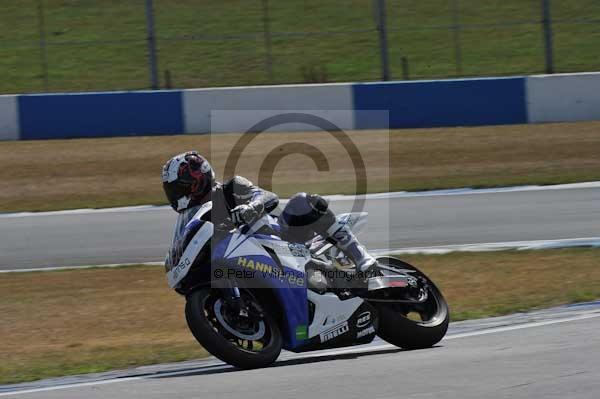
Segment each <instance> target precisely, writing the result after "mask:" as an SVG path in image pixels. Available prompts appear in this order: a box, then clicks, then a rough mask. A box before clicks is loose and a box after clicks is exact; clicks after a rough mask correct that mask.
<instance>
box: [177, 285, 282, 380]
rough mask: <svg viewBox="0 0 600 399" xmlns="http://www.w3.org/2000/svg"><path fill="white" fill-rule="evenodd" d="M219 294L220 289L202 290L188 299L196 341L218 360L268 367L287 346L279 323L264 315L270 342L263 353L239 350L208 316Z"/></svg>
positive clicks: (247, 366)
mask: <svg viewBox="0 0 600 399" xmlns="http://www.w3.org/2000/svg"><path fill="white" fill-rule="evenodd" d="M219 292H220V291H219V290H214V291H213V290H211V289H210V288H202V289H199V290H197V291H194V292H193V293H191V294H190V295H188V297H187V301H186V306H185V318H186V320H187V324H188V327H189V328H190V330H191V331H192V334H193V335H194V337H195V338H196V340H197V341H198V342H199V343H200V345H202V346H203V347H204V348H205V349H206V350H207V351H208V352H210V353H211V354H212V355H214V356H215V357H217V358H219V359H221V360H222V361H224V362H225V363H228V364H230V365H232V366H234V367H238V368H241V369H255V368H260V367H266V366H269V365H270V364H272V363H273V362H275V360H277V357H278V356H279V353H280V352H281V347H282V345H283V343H282V338H281V332H280V331H279V328H278V326H277V323H276V322H275V321H274V319H273V318H272V317H271V316H270V315H269V314H268V313H266V312H264V313H263V319H262V320H263V321H264V324H265V326H266V327H265V329H266V331H268V334H269V340H268V343H267V344H266V345H264V346H263V347H262V348H261V349H260V350H259V351H249V350H245V349H243V348H241V347H239V346H238V345H236V344H234V343H232V342H231V341H230V340H228V339H227V338H226V337H225V336H224V335H222V334H221V333H219V332H218V331H217V330H216V329H215V328H214V327H213V324H212V323H211V321H210V320H209V318H208V316H207V314H206V313H205V308H206V306H207V301H208V300H209V299H210V298H211V297H212V298H213V299H214V297H215V295H218V293H219ZM242 292H244V291H242ZM209 306H210V305H209Z"/></svg>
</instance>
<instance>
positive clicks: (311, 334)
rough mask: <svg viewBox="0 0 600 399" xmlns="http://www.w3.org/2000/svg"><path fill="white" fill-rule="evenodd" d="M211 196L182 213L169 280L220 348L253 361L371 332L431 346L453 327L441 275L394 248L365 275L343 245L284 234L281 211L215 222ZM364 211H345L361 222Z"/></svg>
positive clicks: (192, 318) (242, 361)
mask: <svg viewBox="0 0 600 399" xmlns="http://www.w3.org/2000/svg"><path fill="white" fill-rule="evenodd" d="M211 208H212V205H211V203H210V202H208V203H206V204H204V205H202V206H200V207H196V208H193V209H190V210H188V211H187V212H186V213H185V214H182V215H180V216H179V219H178V223H177V226H176V228H175V232H174V238H173V243H174V246H176V247H177V248H179V251H176V252H177V253H176V254H175V255H174V254H173V253H171V254H170V255H169V256H168V257H167V262H166V269H167V270H166V271H167V280H168V283H169V286H170V287H171V288H174V289H175V290H176V291H177V292H178V293H179V294H181V295H184V296H185V297H186V307H185V315H186V319H187V323H188V326H189V328H190V330H191V331H192V333H193V334H194V337H195V338H196V339H197V340H198V342H199V343H200V344H201V345H202V346H203V347H204V348H206V350H208V351H209V352H210V353H211V354H213V355H214V356H216V357H217V358H219V359H221V360H223V361H224V362H226V363H229V364H231V365H233V366H236V367H239V368H243V369H250V368H258V367H265V366H268V365H270V364H271V363H273V362H274V361H275V360H276V359H277V357H278V356H279V353H280V352H281V349H286V350H289V351H292V352H305V351H314V350H320V349H329V348H337V347H343V346H351V345H358V344H366V343H369V342H371V341H372V340H373V339H374V338H375V336H376V335H377V336H379V337H381V338H382V339H384V340H385V341H387V342H389V343H391V344H393V345H396V346H398V347H401V348H405V349H418V348H427V347H431V346H433V345H435V344H436V343H437V342H439V341H440V340H441V339H442V338H443V337H444V335H445V334H446V330H447V328H448V322H449V310H448V305H447V304H446V301H445V300H444V297H443V296H442V294H441V292H440V290H439V289H438V288H437V287H436V286H435V284H434V283H433V282H432V281H431V280H430V279H429V278H428V277H427V276H426V275H425V274H424V273H422V272H421V271H419V270H418V269H417V268H416V267H414V266H411V265H409V264H407V263H405V262H403V261H401V260H399V259H396V258H393V257H389V256H386V257H380V258H378V259H377V261H378V266H377V271H376V273H372V274H371V275H370V276H358V273H355V272H354V271H353V268H352V267H351V266H352V265H351V263H350V261H349V260H348V259H347V258H346V257H344V255H343V253H341V252H340V251H339V250H338V249H337V248H336V247H335V246H333V245H332V244H331V243H329V242H327V241H326V240H324V239H323V238H321V237H319V236H317V237H315V238H314V239H313V240H311V241H310V242H308V243H305V244H298V243H291V242H287V241H285V240H284V239H282V238H281V235H280V234H279V233H280V227H279V225H278V224H277V219H276V218H275V217H273V216H271V215H266V216H264V217H262V218H261V219H259V220H258V221H256V222H255V223H253V224H252V225H251V226H248V225H244V226H234V225H233V224H222V225H220V226H215V225H214V224H213V223H211V222H210V212H211ZM366 217H367V214H366V213H347V214H341V215H338V216H337V218H338V222H339V223H345V224H347V225H350V226H351V228H352V230H353V231H354V232H358V231H359V230H360V229H361V228H362V227H364V225H365V224H366Z"/></svg>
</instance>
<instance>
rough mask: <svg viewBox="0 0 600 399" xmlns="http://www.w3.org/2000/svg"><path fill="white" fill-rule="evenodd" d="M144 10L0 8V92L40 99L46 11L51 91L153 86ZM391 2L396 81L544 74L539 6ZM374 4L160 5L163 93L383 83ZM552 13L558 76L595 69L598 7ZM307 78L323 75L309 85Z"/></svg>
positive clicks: (49, 0)
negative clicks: (42, 12) (170, 88)
mask: <svg viewBox="0 0 600 399" xmlns="http://www.w3.org/2000/svg"><path fill="white" fill-rule="evenodd" d="M144 3H145V2H144V1H141V0H130V1H122V0H103V1H86V0H71V1H65V0H44V1H43V2H42V3H39V2H38V1H37V0H5V1H2V2H0V26H1V27H2V29H1V30H0V40H1V41H2V46H0V74H1V76H2V77H3V79H1V80H0V92H1V93H18V92H24V91H25V92H31V91H43V90H44V86H45V85H44V74H43V66H42V62H41V51H42V47H41V46H40V34H39V29H40V27H39V24H40V22H39V15H38V6H39V5H40V4H41V5H43V9H44V10H45V16H44V25H43V27H44V32H45V37H44V43H45V46H44V47H43V48H44V49H45V51H46V53H47V57H46V58H47V70H48V71H47V72H48V76H47V80H48V84H47V88H46V91H64V90H67V91H85V90H87V91H89V90H116V89H141V88H149V79H148V56H147V53H146V45H147V43H146V38H147V33H146V21H145V10H144ZM385 3H386V21H387V35H388V40H387V43H388V50H389V64H390V65H389V67H390V73H391V76H392V78H395V79H398V78H400V77H402V76H403V68H402V59H403V58H404V57H406V59H407V60H408V63H409V68H408V69H409V71H410V77H411V78H412V79H415V78H437V77H448V76H449V77H455V76H477V75H487V76H489V75H510V74H512V75H514V74H528V73H542V72H543V71H544V48H543V44H544V42H543V35H542V15H541V7H540V2H539V1H523V0H503V1H477V0H460V1H459V2H457V3H453V2H449V1H448V0H429V1H414V0H390V1H386V2H385ZM374 4H376V3H374V2H373V1H372V0H352V2H351V3H345V2H344V3H343V2H340V1H339V0H287V1H279V2H277V1H270V2H263V1H258V0H231V1H225V2H215V1H209V0H178V1H172V0H154V13H155V20H156V27H155V33H156V40H157V51H158V63H159V64H158V68H159V72H160V73H159V78H160V86H161V87H164V86H165V83H166V80H167V78H166V77H165V76H163V74H164V73H165V72H166V71H167V70H168V71H170V76H171V79H170V80H171V81H172V85H173V86H174V87H212V86H224V85H225V86H233V85H244V84H246V85H247V84H267V83H273V84H277V83H292V82H313V81H315V80H316V81H320V80H326V81H338V82H339V81H351V82H353V81H357V80H378V79H380V78H381V66H380V49H379V41H378V31H377V29H376V21H375V16H376V15H377V11H376V9H375V7H374ZM453 4H454V5H453ZM550 4H551V10H550V14H551V15H552V18H553V19H552V30H553V50H554V68H555V70H556V72H576V71H591V70H598V68H599V67H600V61H599V57H598V55H599V53H598V45H597V44H598V41H599V40H600V28H599V27H598V24H597V23H595V21H596V20H597V19H598V17H599V16H600V4H598V2H595V1H581V0H561V1H552V2H550ZM265 5H268V8H269V9H268V15H266V14H265V13H264V12H263V7H264V6H265ZM454 11H456V15H454ZM265 18H267V19H265ZM267 21H268V24H269V31H270V34H271V38H270V40H268V41H266V40H265V37H264V30H265V25H264V24H265V23H266V22H267ZM457 23H458V24H459V26H457V28H458V29H455V24H457ZM266 43H268V45H267V44H266ZM456 46H459V47H458V48H457V47H456ZM456 51H460V59H461V64H462V65H461V66H459V65H457V53H456ZM268 65H270V67H268ZM307 70H308V71H310V70H315V71H318V73H317V74H316V76H315V77H312V75H314V74H311V73H306V71H307ZM269 71H270V73H269ZM303 71H304V72H303ZM321 71H322V72H321ZM315 78H316V79H315Z"/></svg>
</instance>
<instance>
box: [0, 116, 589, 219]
mask: <svg viewBox="0 0 600 399" xmlns="http://www.w3.org/2000/svg"><path fill="white" fill-rule="evenodd" d="M349 135H350V137H351V138H352V140H353V141H354V142H355V143H356V145H357V146H358V148H359V149H360V152H361V155H362V157H363V158H364V160H365V163H366V165H367V176H368V183H369V186H368V189H369V191H386V190H390V189H391V190H423V189H434V188H450V187H464V186H471V187H482V186H488V187H489V186H501V185H513V184H529V183H535V184H550V183H564V182H577V181H586V180H595V179H599V178H600V156H599V155H598V154H600V122H583V123H563V124H546V125H515V126H492V127H489V126H488V127H471V128H446V129H411V130H397V131H392V132H391V133H390V134H389V135H388V133H387V132H380V131H357V132H351V133H349ZM264 136H265V135H263V137H261V138H259V139H257V140H256V142H255V143H253V144H252V145H251V146H250V147H249V148H248V149H247V150H246V151H245V152H244V153H243V156H242V157H241V163H240V165H239V167H238V168H237V169H236V172H237V173H238V174H242V175H245V176H248V177H249V178H251V179H254V180H256V179H257V175H258V170H259V168H260V167H261V165H262V166H264V165H263V161H264V160H265V158H266V157H267V153H268V152H269V151H270V150H271V149H272V148H274V142H276V143H277V144H284V143H290V142H305V143H309V144H311V145H313V146H315V147H317V148H318V149H319V150H321V151H322V152H323V154H325V156H326V158H327V160H328V161H329V163H330V170H329V171H326V172H317V171H316V169H315V165H314V163H313V161H312V160H310V159H309V158H308V157H307V156H301V155H298V154H296V155H289V156H288V157H286V158H285V159H284V161H282V162H280V163H279V164H278V165H277V168H276V169H275V175H274V180H273V182H274V188H275V189H276V190H277V191H278V192H279V193H280V194H281V195H284V196H285V195H290V194H292V193H294V192H296V191H300V190H304V191H314V192H319V193H322V194H333V193H351V192H352V191H353V190H354V186H355V180H354V169H353V168H352V164H351V162H349V159H348V157H347V155H346V153H345V151H344V149H343V148H342V147H341V146H340V145H339V144H338V143H337V141H336V140H335V139H333V138H332V137H331V136H329V135H328V134H326V133H306V134H303V133H288V134H278V135H269V136H268V137H264ZM238 138H239V135H237V134H223V135H217V136H213V137H212V142H211V137H210V136H206V135H204V136H201V135H194V136H168V137H130V138H106V139H80V140H54V141H23V142H0V181H2V190H1V191H0V212H1V211H21V210H53V209H68V208H79V207H107V206H119V205H133V204H160V203H164V196H163V193H162V189H161V184H160V177H159V175H160V168H161V166H162V164H163V163H164V162H165V161H166V160H167V159H168V158H169V157H170V156H172V155H174V154H176V153H179V152H182V151H185V150H188V149H192V148H195V149H198V150H199V151H201V152H203V153H205V154H207V155H212V156H211V158H212V162H213V163H214V166H215V167H216V169H217V170H218V171H219V172H222V171H223V168H224V165H225V160H226V159H227V157H228V155H229V152H230V150H231V147H232V146H233V144H234V143H235V141H237V139H238ZM211 148H212V153H211ZM267 163H268V162H267Z"/></svg>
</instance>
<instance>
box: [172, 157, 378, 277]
mask: <svg viewBox="0 0 600 399" xmlns="http://www.w3.org/2000/svg"><path fill="white" fill-rule="evenodd" d="M162 181H163V188H164V190H165V194H166V196H167V199H168V200H169V203H170V204H171V207H172V208H173V209H174V210H175V211H177V212H178V213H180V214H183V215H185V217H183V218H181V217H180V222H179V223H178V225H179V226H178V228H182V227H185V225H186V224H187V222H189V220H190V219H191V217H193V213H195V211H194V212H187V213H189V215H186V211H188V210H191V209H192V208H194V207H197V206H199V205H202V204H203V203H205V202H207V201H212V211H211V218H212V221H213V223H218V221H219V220H224V219H225V218H227V217H229V219H231V220H232V221H233V222H234V223H236V224H243V223H246V224H251V223H253V222H254V221H256V220H257V219H259V218H260V217H261V216H263V215H265V214H267V213H269V212H271V211H273V210H274V209H275V208H276V207H277V205H278V204H279V198H278V197H277V195H276V194H274V193H272V192H270V191H267V190H263V189H261V188H260V187H257V186H255V185H253V184H252V183H251V182H250V181H249V180H248V179H246V178H244V177H241V176H234V177H233V178H232V179H230V180H229V181H227V182H224V183H220V182H218V181H216V179H215V172H214V170H213V168H212V167H211V165H210V163H209V162H208V161H207V160H206V159H205V158H204V157H202V156H201V155H200V154H199V153H198V152H196V151H188V152H185V153H182V154H179V155H176V156H174V157H173V158H171V159H170V160H169V161H167V163H166V164H165V165H164V166H163V169H162ZM279 224H280V225H281V227H282V230H283V232H284V234H285V235H286V238H287V239H288V240H290V241H294V242H306V241H308V240H310V239H311V238H312V237H313V236H314V234H315V233H317V234H320V235H321V236H323V237H324V238H326V239H327V240H328V241H330V242H331V243H333V244H334V245H336V246H337V247H338V248H339V249H340V250H342V252H344V254H345V255H346V256H348V258H350V260H352V262H353V263H354V264H355V265H356V269H357V270H358V271H361V272H364V271H367V270H368V269H369V268H371V267H372V266H374V265H375V263H376V261H375V259H374V258H373V257H372V256H371V255H369V253H368V252H367V251H366V250H365V248H364V247H363V246H362V245H361V244H360V243H359V242H358V240H357V239H356V236H355V235H354V234H353V233H352V231H351V230H350V228H349V226H347V225H345V224H342V223H339V222H338V221H337V220H336V218H335V215H334V214H333V212H332V211H331V209H329V207H328V203H327V201H326V200H325V199H324V198H323V197H321V196H320V195H318V194H307V193H298V194H295V195H294V196H293V197H292V198H290V200H289V201H288V203H287V204H286V206H285V207H284V209H283V210H282V212H281V215H280V217H279Z"/></svg>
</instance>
